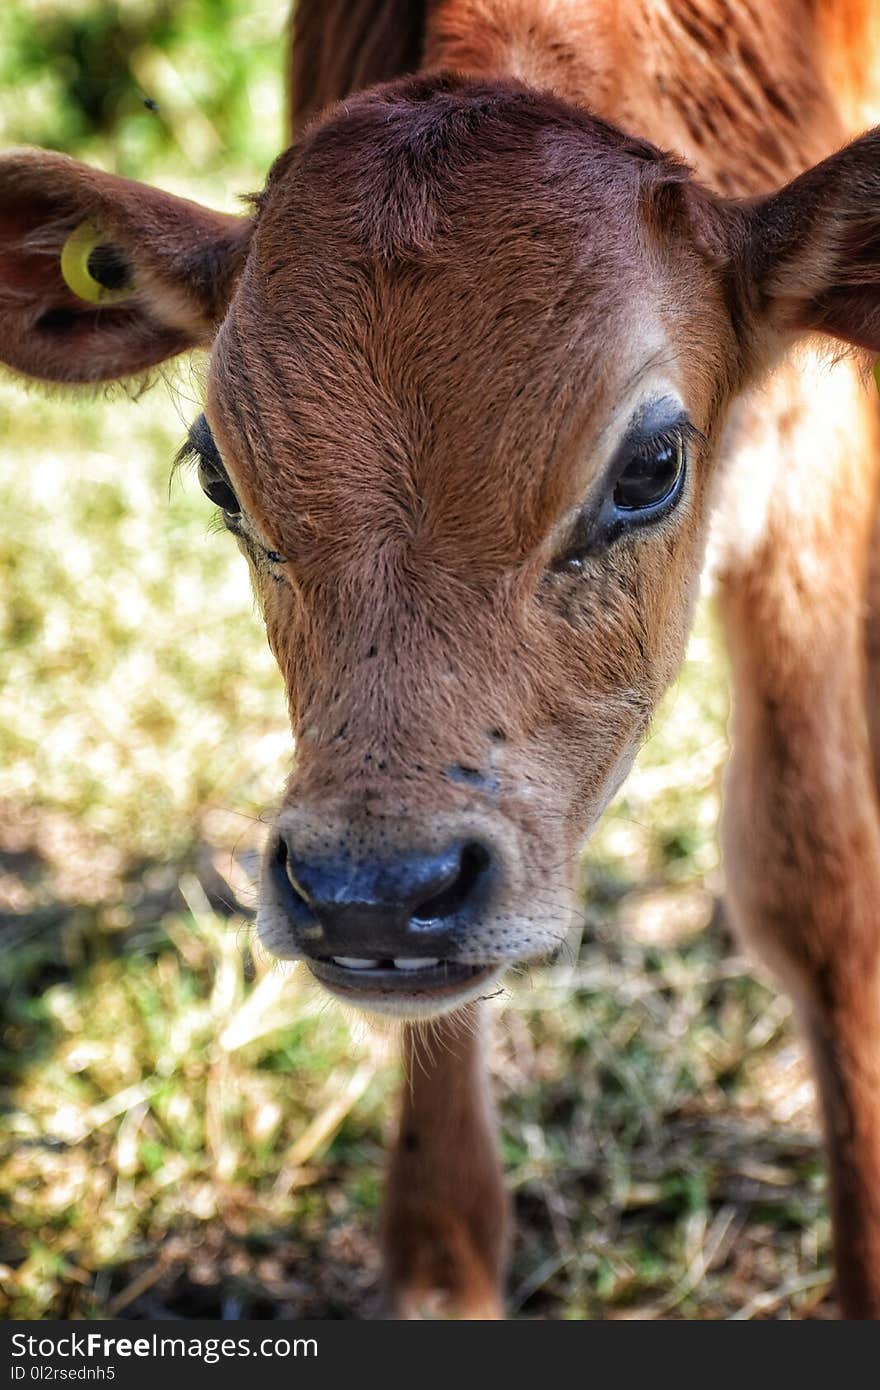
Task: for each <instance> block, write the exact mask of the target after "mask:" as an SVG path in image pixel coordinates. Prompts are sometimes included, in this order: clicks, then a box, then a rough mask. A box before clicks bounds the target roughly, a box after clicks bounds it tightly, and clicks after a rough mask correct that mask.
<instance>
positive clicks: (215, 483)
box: [199, 461, 241, 516]
mask: <svg viewBox="0 0 880 1390" xmlns="http://www.w3.org/2000/svg"><path fill="white" fill-rule="evenodd" d="M199 482H200V483H201V485H202V491H203V492H204V494H205V496H206V497H208V498H210V500H211V501H212V502H213V503H214V506H215V507H219V508H220V510H221V511H223V512H225V513H226V515H227V516H241V507H240V506H239V503H238V498H237V497H236V495H235V493H234V492H233V491H232V488H231V487H230V485H229V481H228V480H227V479H226V478H224V477H222V476H221V475H220V474H219V473H217V472H215V471H214V470H213V469H209V468H208V467H207V466H206V465H205V464H204V463H202V462H201V461H200V462H199Z"/></svg>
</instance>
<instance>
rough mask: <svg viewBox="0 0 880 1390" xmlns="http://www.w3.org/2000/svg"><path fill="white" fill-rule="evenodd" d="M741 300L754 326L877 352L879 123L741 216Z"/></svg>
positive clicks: (879, 324) (879, 312)
mask: <svg viewBox="0 0 880 1390" xmlns="http://www.w3.org/2000/svg"><path fill="white" fill-rule="evenodd" d="M746 225H747V251H746V255H745V258H744V265H743V272H744V278H745V284H744V287H743V288H744V298H745V300H746V302H748V303H750V305H751V307H752V312H753V313H756V314H757V319H758V326H759V331H760V327H761V326H762V325H763V326H766V325H768V324H769V326H770V327H771V328H774V329H776V330H778V331H781V332H783V333H792V332H793V333H804V332H818V333H827V334H830V336H831V337H833V338H838V339H842V341H843V342H845V343H849V344H851V345H852V346H854V347H858V348H865V349H867V350H868V351H870V352H871V353H873V354H874V355H875V356H876V355H877V354H880V127H878V128H877V129H876V130H872V131H869V132H868V133H867V134H866V135H863V136H861V138H860V139H858V140H855V141H854V142H853V143H852V144H851V145H848V146H847V147H846V148H845V149H843V150H840V151H839V152H838V153H837V154H835V155H832V156H831V158H830V159H826V160H824V161H823V163H822V164H817V165H816V166H815V168H812V169H808V170H807V172H806V173H805V174H802V175H801V176H800V177H799V178H797V179H795V180H794V182H792V183H789V184H786V186H785V187H784V188H782V189H780V190H779V192H778V193H774V194H772V195H771V196H770V197H769V198H765V199H762V200H761V201H759V202H756V203H754V204H752V205H751V206H750V207H749V208H748V210H747V214H746Z"/></svg>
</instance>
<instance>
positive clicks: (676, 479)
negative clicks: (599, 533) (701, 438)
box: [613, 432, 685, 512]
mask: <svg viewBox="0 0 880 1390" xmlns="http://www.w3.org/2000/svg"><path fill="white" fill-rule="evenodd" d="M684 463H685V451H684V440H683V439H682V437H681V434H680V433H678V432H673V433H670V434H668V435H661V436H660V437H659V438H657V439H655V440H653V441H652V442H651V444H650V446H649V447H648V448H646V449H645V450H644V451H643V452H641V453H639V454H637V455H635V456H634V457H633V458H631V459H630V460H629V462H628V463H627V464H626V466H625V468H624V469H623V472H622V473H621V474H620V475H619V477H618V479H617V483H616V485H615V488H614V494H613V495H614V505H615V506H616V507H617V508H618V510H619V511H621V512H644V511H653V510H654V509H655V508H659V507H662V506H663V505H664V504H666V503H668V502H671V501H672V499H673V496H674V494H675V493H676V492H677V491H678V489H679V487H680V485H681V481H682V478H683V477H684Z"/></svg>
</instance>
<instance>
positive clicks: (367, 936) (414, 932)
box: [273, 839, 494, 959]
mask: <svg viewBox="0 0 880 1390" xmlns="http://www.w3.org/2000/svg"><path fill="white" fill-rule="evenodd" d="M273 870H274V876H275V881H276V884H277V886H278V889H279V897H280V899H281V901H282V902H283V903H284V905H285V906H286V908H287V910H288V912H289V913H290V917H291V922H292V925H293V927H294V931H295V933H296V935H297V936H298V937H299V938H300V941H301V944H302V945H303V948H304V949H305V950H306V951H307V952H308V953H309V954H312V955H316V954H317V955H321V956H324V955H329V956H337V957H338V956H346V957H355V958H359V959H363V958H365V957H367V958H370V959H377V958H391V959H394V958H395V957H397V958H401V957H409V958H413V959H416V958H418V957H435V956H436V957H443V956H446V955H448V954H450V953H452V952H453V951H454V949H455V945H456V939H457V938H458V937H459V936H460V934H461V932H462V931H463V929H464V928H466V926H467V925H468V923H469V922H470V921H472V920H473V919H474V917H475V916H476V915H477V914H478V913H479V912H480V911H481V910H482V909H483V907H484V906H485V903H486V901H487V899H488V896H489V894H490V892H491V887H492V879H493V876H494V865H493V859H492V855H491V853H490V851H489V850H488V849H486V848H485V847H484V846H483V845H481V844H478V843H476V842H475V841H459V842H457V843H455V844H452V845H449V846H448V847H447V848H446V849H444V850H443V851H442V852H440V853H439V854H434V853H431V854H413V853H410V854H406V855H404V854H398V855H396V856H394V857H393V858H389V859H385V860H376V859H372V860H368V861H366V862H358V861H355V860H352V859H350V858H348V857H347V856H339V857H334V858H333V859H325V860H313V859H311V858H301V857H300V856H298V855H297V853H296V849H295V847H294V846H293V845H288V844H287V843H286V842H285V841H284V840H283V839H282V840H280V841H279V844H278V847H277V850H276V854H275V861H274V865H273Z"/></svg>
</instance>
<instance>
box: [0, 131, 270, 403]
mask: <svg viewBox="0 0 880 1390" xmlns="http://www.w3.org/2000/svg"><path fill="white" fill-rule="evenodd" d="M249 235H250V219H249V218H247V217H230V216H226V215H224V214H223V213H219V212H211V211H209V210H208V209H207V208H203V207H200V206H199V205H198V204H196V203H190V202H188V201H186V200H185V199H183V198H176V197H173V196H172V195H171V194H169V193H162V192H160V191H159V190H158V189H156V188H149V187H148V186H146V185H145V184H140V183H135V182H133V181H131V180H130V179H122V178H117V177H116V176H115V175H112V174H105V173H101V172H100V171H99V170H96V169H89V168H87V167H86V166H85V165H83V164H78V163H77V162H76V161H75V160H72V159H68V158H67V156H65V155H61V154H53V153H50V152H48V151H46V150H26V149H25V150H12V151H10V152H8V153H6V154H3V155H0V362H3V363H5V364H6V365H7V366H9V367H12V368H13V369H14V370H15V371H17V372H21V373H23V374H24V375H25V376H30V377H36V378H38V379H40V380H42V381H68V382H89V381H112V380H116V379H119V378H122V377H128V376H133V375H136V374H138V373H140V372H143V371H145V370H147V369H148V368H150V367H153V366H155V365H156V363H158V362H162V361H164V360H165V359H166V358H168V357H173V356H174V355H175V354H177V353H179V352H183V351H184V350H185V349H186V348H189V347H194V346H198V345H200V344H206V343H209V342H210V341H211V339H212V337H213V335H214V333H215V331H216V328H217V325H218V324H219V322H220V320H221V319H222V318H223V315H224V313H225V311H226V306H227V304H228V302H229V298H230V295H231V293H232V289H233V286H234V284H235V280H236V278H237V275H238V272H239V270H240V269H241V266H242V264H243V262H244V258H245V256H246V254H247V245H248V240H249Z"/></svg>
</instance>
